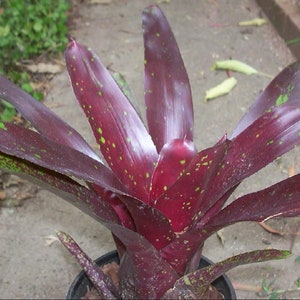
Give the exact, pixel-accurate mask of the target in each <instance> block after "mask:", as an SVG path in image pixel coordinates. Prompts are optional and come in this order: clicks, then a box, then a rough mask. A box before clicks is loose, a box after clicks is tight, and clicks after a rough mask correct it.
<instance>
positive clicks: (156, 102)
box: [142, 6, 194, 152]
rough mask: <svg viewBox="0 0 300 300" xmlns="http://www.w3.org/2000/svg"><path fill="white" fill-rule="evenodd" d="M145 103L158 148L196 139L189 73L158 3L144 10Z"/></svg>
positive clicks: (150, 128)
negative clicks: (178, 141)
mask: <svg viewBox="0 0 300 300" xmlns="http://www.w3.org/2000/svg"><path fill="white" fill-rule="evenodd" d="M142 26H143V31H144V46H145V76H144V89H145V103H146V113H147V120H148V127H149V131H150V134H151V136H152V138H153V140H154V143H155V145H156V148H157V151H158V152H159V151H160V149H161V148H162V147H163V145H164V144H166V143H168V142H170V141H172V140H173V139H182V140H183V139H187V140H190V141H193V127H194V116H193V104H192V96H191V90H190V84H189V79H188V75H187V72H186V69H185V66H184V63H183V61H182V58H181V55H180V52H179V49H178V46H177V43H176V40H175V37H174V35H173V32H172V30H171V28H170V25H169V23H168V21H167V19H166V18H165V16H164V14H163V12H162V11H161V9H160V8H159V7H158V6H149V7H148V8H146V9H145V10H144V11H143V14H142Z"/></svg>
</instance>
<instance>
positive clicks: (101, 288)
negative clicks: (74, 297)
mask: <svg viewBox="0 0 300 300" xmlns="http://www.w3.org/2000/svg"><path fill="white" fill-rule="evenodd" d="M56 235H57V236H58V238H59V240H60V241H61V243H62V244H63V245H64V246H65V247H66V249H67V250H68V251H69V252H70V253H71V254H72V256H73V257H74V258H75V259H76V260H77V262H78V263H79V264H80V265H81V267H82V268H83V270H84V271H85V273H86V275H87V276H88V278H89V279H90V280H91V282H92V283H93V286H94V287H95V288H96V290H97V292H98V293H99V296H100V297H101V299H118V298H119V297H118V291H117V289H116V287H115V286H114V284H113V282H112V281H111V279H110V277H109V276H107V275H105V274H104V272H103V271H102V270H101V268H100V267H99V266H98V265H97V264H96V263H95V262H94V261H93V260H92V259H91V258H90V257H89V256H88V255H87V254H86V253H85V252H84V251H83V250H82V249H81V248H80V246H79V245H78V244H77V243H76V242H75V241H74V240H73V238H72V237H71V236H70V235H68V234H67V233H65V232H62V231H58V232H57V233H56Z"/></svg>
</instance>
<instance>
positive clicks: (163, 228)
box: [121, 196, 175, 249]
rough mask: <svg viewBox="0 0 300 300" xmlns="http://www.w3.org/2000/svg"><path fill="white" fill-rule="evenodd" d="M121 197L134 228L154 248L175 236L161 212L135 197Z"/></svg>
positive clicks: (164, 244) (165, 243)
mask: <svg viewBox="0 0 300 300" xmlns="http://www.w3.org/2000/svg"><path fill="white" fill-rule="evenodd" d="M121 199H122V201H123V202H124V203H125V205H126V207H127V209H128V210H129V212H130V215H131V216H132V218H133V220H134V224H135V228H136V229H135V230H136V231H137V232H138V233H139V234H141V235H142V236H144V237H145V238H146V239H147V240H148V241H149V242H150V243H151V244H152V245H153V246H154V247H155V248H156V249H161V248H163V247H165V246H166V245H167V244H169V243H170V242H171V241H172V240H173V239H174V238H175V234H174V232H173V230H172V227H171V225H170V223H169V221H168V219H167V218H166V217H165V216H164V215H162V214H161V212H159V211H158V210H156V209H155V208H153V207H151V206H150V205H148V204H145V203H143V202H141V201H139V200H137V199H133V198H129V197H126V196H122V197H121Z"/></svg>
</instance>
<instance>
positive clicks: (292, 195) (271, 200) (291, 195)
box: [205, 174, 300, 230]
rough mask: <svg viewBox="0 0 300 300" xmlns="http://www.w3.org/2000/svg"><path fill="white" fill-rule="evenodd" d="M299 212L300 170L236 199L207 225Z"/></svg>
mask: <svg viewBox="0 0 300 300" xmlns="http://www.w3.org/2000/svg"><path fill="white" fill-rule="evenodd" d="M299 214H300V174H298V175H295V176H293V177H290V178H288V179H286V180H283V181H281V182H279V183H276V184H274V185H272V186H270V187H268V188H266V189H264V190H261V191H258V192H255V193H251V194H248V195H245V196H242V197H240V198H238V199H236V200H235V201H233V202H232V203H231V204H229V205H228V206H226V207H225V208H224V209H223V210H221V211H220V212H219V213H218V214H217V215H215V216H214V217H213V218H212V219H211V221H210V222H208V223H207V224H206V225H205V227H207V228H210V227H220V228H221V227H224V226H228V225H231V224H233V223H236V222H242V221H254V222H261V221H265V220H267V219H270V218H273V217H294V216H298V215H299ZM216 230H217V229H216Z"/></svg>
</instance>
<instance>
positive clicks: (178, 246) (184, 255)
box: [160, 229, 213, 276]
mask: <svg viewBox="0 0 300 300" xmlns="http://www.w3.org/2000/svg"><path fill="white" fill-rule="evenodd" d="M212 231H213V229H212ZM209 236H210V233H209V232H208V231H206V230H205V229H204V230H199V229H197V230H189V231H186V232H184V233H182V234H180V235H178V236H177V238H176V239H174V240H173V241H171V242H170V243H169V244H168V245H167V246H166V247H164V248H163V249H161V250H160V255H161V257H162V258H163V259H164V260H165V261H167V262H168V263H169V264H170V265H171V266H172V268H173V269H174V270H175V271H176V272H177V273H178V274H179V275H180V276H183V274H185V272H186V269H187V266H188V264H189V262H190V261H191V259H192V258H193V257H194V255H196V253H197V255H198V254H200V255H201V249H200V251H199V248H201V247H202V246H203V242H204V241H205V239H207V238H208V237H209Z"/></svg>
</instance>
